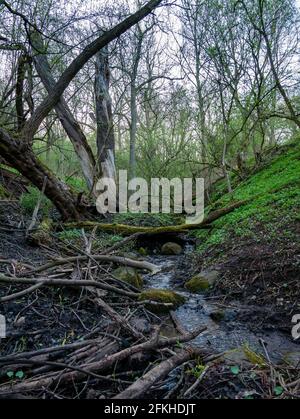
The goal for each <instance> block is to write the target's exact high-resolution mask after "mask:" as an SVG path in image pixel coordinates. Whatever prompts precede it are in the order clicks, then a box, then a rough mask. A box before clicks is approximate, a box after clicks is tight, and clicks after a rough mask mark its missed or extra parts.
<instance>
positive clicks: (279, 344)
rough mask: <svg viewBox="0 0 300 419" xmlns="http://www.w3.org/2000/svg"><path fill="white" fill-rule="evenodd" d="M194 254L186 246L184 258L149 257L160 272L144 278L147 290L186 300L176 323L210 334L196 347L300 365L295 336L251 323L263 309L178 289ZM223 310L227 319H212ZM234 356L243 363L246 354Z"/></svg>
mask: <svg viewBox="0 0 300 419" xmlns="http://www.w3.org/2000/svg"><path fill="white" fill-rule="evenodd" d="M193 250H194V249H193V247H192V246H191V245H186V246H185V254H184V255H182V256H161V255H159V256H158V255H152V256H149V257H148V260H149V261H150V262H151V263H154V264H155V265H158V266H159V267H160V268H161V272H159V273H158V274H156V275H154V276H152V275H146V276H145V282H146V287H147V288H156V289H166V290H172V291H176V292H177V293H179V294H181V295H183V296H185V298H186V303H185V304H184V305H182V306H181V307H180V308H178V309H177V310H176V311H175V315H176V319H177V321H178V322H179V324H180V325H181V326H182V327H183V328H184V329H185V330H189V331H192V330H194V329H196V328H197V327H199V326H202V325H203V326H206V327H207V331H206V332H205V333H203V334H201V335H200V336H198V337H197V338H196V339H195V340H194V341H193V344H194V345H196V346H201V347H206V348H211V349H212V350H213V351H216V352H228V351H232V350H236V349H238V348H242V347H243V346H244V345H246V346H248V347H249V348H251V350H253V351H255V352H256V353H260V354H262V355H264V356H265V357H266V356H269V357H270V360H271V361H273V362H279V361H280V360H283V359H292V360H293V362H296V363H297V362H300V347H299V345H298V344H297V343H296V342H294V341H293V339H292V336H289V335H287V334H284V333H283V332H281V331H279V330H277V329H276V327H275V326H273V327H270V325H267V326H266V328H264V327H260V328H258V327H257V325H256V324H255V322H254V323H253V322H252V323H251V310H252V313H255V311H256V310H261V307H255V306H251V307H249V306H243V305H242V304H241V303H240V302H236V301H234V302H232V303H228V304H226V305H223V304H221V303H219V302H218V301H217V300H215V299H208V297H207V296H206V295H205V294H192V293H189V292H187V291H186V290H185V289H183V288H180V287H179V286H178V285H176V277H178V274H182V275H184V272H182V270H180V262H181V261H182V260H183V259H184V258H185V257H188V255H189V253H191V252H193ZM178 266H179V267H178ZM178 270H179V272H178ZM186 275H187V274H186ZM185 279H186V280H188V279H189V278H185ZM177 283H178V281H177ZM220 310H221V311H222V314H223V315H224V318H223V319H222V320H221V321H214V320H213V319H212V318H211V315H212V313H216V312H218V311H219V312H220ZM249 310H250V318H249V319H248V320H247V321H243V322H242V321H240V320H239V319H238V317H239V314H240V313H241V312H243V311H244V312H247V313H248V312H249ZM291 328H292V325H291ZM262 342H263V343H262ZM235 352H236V355H234V356H233V359H235V358H237V361H242V360H243V354H244V352H243V351H235ZM230 356H231V355H230ZM244 358H245V356H244ZM295 359H296V361H295ZM299 365H300V364H299Z"/></svg>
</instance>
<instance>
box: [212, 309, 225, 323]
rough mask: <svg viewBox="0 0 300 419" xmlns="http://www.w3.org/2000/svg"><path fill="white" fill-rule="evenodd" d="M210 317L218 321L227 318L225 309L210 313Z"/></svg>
mask: <svg viewBox="0 0 300 419" xmlns="http://www.w3.org/2000/svg"><path fill="white" fill-rule="evenodd" d="M209 316H210V318H211V319H212V320H213V321H214V322H216V323H219V322H221V321H223V320H225V312H224V311H223V310H216V311H213V312H211V313H210V315H209Z"/></svg>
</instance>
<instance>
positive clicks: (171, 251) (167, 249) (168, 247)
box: [161, 242, 182, 256]
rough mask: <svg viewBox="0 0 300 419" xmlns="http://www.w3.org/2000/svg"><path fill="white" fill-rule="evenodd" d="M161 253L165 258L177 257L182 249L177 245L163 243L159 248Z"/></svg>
mask: <svg viewBox="0 0 300 419" xmlns="http://www.w3.org/2000/svg"><path fill="white" fill-rule="evenodd" d="M161 253H162V254H163V255H166V256H174V255H175V256H177V255H180V254H181V253H182V247H181V246H180V245H179V244H177V243H171V242H170V243H165V244H164V245H163V247H162V248H161Z"/></svg>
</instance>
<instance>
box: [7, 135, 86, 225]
mask: <svg viewBox="0 0 300 419" xmlns="http://www.w3.org/2000/svg"><path fill="white" fill-rule="evenodd" d="M0 155H1V156H2V157H3V158H4V159H5V161H7V162H8V163H9V164H11V165H12V167H14V168H15V169H17V170H18V171H19V172H20V173H21V174H22V175H23V176H25V177H26V178H27V179H28V180H30V181H31V182H32V184H33V185H35V186H36V187H37V188H38V189H39V190H42V188H43V185H44V183H45V179H47V183H46V187H45V195H46V196H47V198H49V199H50V200H51V201H52V202H53V204H54V205H55V206H56V208H57V209H58V211H59V212H60V214H61V215H62V217H63V219H65V220H69V219H71V220H72V219H73V220H79V218H80V216H79V213H78V210H77V208H76V203H75V202H76V198H75V197H74V196H73V195H72V194H71V193H70V191H69V190H68V189H67V187H66V185H64V184H63V183H62V182H60V181H59V180H58V179H57V178H56V177H55V176H54V175H53V174H52V173H51V172H50V171H49V170H48V169H47V168H46V167H45V166H43V165H42V163H41V162H40V161H39V160H38V159H37V158H36V156H35V155H34V153H33V151H32V149H31V148H30V146H29V145H23V144H20V142H18V141H16V140H15V139H13V138H11V137H10V136H9V135H8V134H7V133H6V132H5V131H3V130H2V129H1V128H0Z"/></svg>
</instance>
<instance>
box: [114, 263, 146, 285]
mask: <svg viewBox="0 0 300 419" xmlns="http://www.w3.org/2000/svg"><path fill="white" fill-rule="evenodd" d="M113 276H115V277H116V278H118V279H120V280H121V281H124V282H127V284H130V285H133V286H134V287H136V288H138V289H142V288H143V285H144V280H143V277H142V276H141V275H140V274H139V273H138V271H137V270H136V269H134V268H131V267H126V266H125V267H120V268H118V269H116V270H115V271H113Z"/></svg>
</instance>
